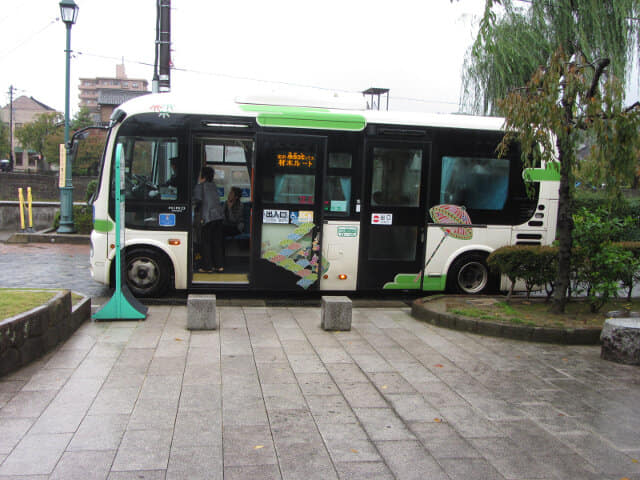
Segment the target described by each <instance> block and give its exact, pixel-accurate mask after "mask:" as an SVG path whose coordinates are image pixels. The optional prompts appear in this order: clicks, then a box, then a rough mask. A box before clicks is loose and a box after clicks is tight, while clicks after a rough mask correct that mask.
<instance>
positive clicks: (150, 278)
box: [127, 257, 160, 292]
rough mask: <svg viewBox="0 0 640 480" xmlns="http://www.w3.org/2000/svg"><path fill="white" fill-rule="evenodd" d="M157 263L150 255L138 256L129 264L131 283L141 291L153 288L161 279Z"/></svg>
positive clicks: (128, 273)
mask: <svg viewBox="0 0 640 480" xmlns="http://www.w3.org/2000/svg"><path fill="white" fill-rule="evenodd" d="M159 272H160V269H159V268H158V265H157V263H156V262H155V261H154V260H153V259H151V258H148V257H136V258H134V259H133V260H131V261H130V262H129V264H128V265H127V279H128V281H129V284H130V285H131V286H132V287H134V288H136V289H137V290H139V291H141V292H146V291H150V290H153V289H154V288H155V287H156V285H157V284H158V281H159V279H160V273H159Z"/></svg>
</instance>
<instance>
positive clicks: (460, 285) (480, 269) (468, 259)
mask: <svg viewBox="0 0 640 480" xmlns="http://www.w3.org/2000/svg"><path fill="white" fill-rule="evenodd" d="M496 288H497V278H496V276H495V275H492V274H491V272H490V271H489V267H488V266H487V255H486V254H482V253H468V254H465V255H462V256H461V257H459V258H457V259H456V260H455V261H454V262H453V264H452V265H451V268H449V273H448V274H447V290H448V291H449V292H452V293H463V294H467V295H474V294H485V293H490V292H493V291H495V290H496Z"/></svg>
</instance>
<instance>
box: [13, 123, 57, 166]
mask: <svg viewBox="0 0 640 480" xmlns="http://www.w3.org/2000/svg"><path fill="white" fill-rule="evenodd" d="M61 119H62V118H61V115H60V114H59V113H56V112H52V113H43V114H41V115H38V116H37V117H36V119H35V120H34V121H33V122H29V123H25V124H24V125H23V126H22V127H20V128H18V129H17V130H16V138H17V139H18V140H19V141H20V143H21V144H22V146H23V147H24V148H25V149H31V150H33V151H34V152H36V153H38V154H40V155H42V156H43V157H44V158H45V159H47V161H48V162H49V163H51V162H52V161H54V160H57V158H58V156H57V154H55V155H51V154H52V152H51V142H50V141H48V140H50V138H49V137H50V136H51V135H54V134H56V133H61V132H60V130H61V126H60V121H61Z"/></svg>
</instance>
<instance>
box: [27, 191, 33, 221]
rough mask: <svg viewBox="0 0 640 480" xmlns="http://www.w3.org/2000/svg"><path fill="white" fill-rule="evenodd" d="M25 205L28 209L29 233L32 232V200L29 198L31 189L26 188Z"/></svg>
mask: <svg viewBox="0 0 640 480" xmlns="http://www.w3.org/2000/svg"><path fill="white" fill-rule="evenodd" d="M27 205H28V208H29V231H30V232H33V198H32V197H31V187H27Z"/></svg>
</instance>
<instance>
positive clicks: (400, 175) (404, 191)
mask: <svg viewBox="0 0 640 480" xmlns="http://www.w3.org/2000/svg"><path fill="white" fill-rule="evenodd" d="M429 155H430V145H429V144H428V143H423V142H406V141H403V142H394V141H391V140H387V141H379V140H370V141H369V142H368V143H367V145H366V149H365V165H366V168H365V185H364V191H363V205H362V238H361V243H360V259H359V264H358V265H359V268H358V289H362V290H420V289H422V279H423V272H422V269H423V267H424V255H425V254H424V244H425V218H426V217H425V215H426V209H425V202H426V195H427V192H426V185H427V182H426V181H425V180H426V176H427V166H428V165H429Z"/></svg>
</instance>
